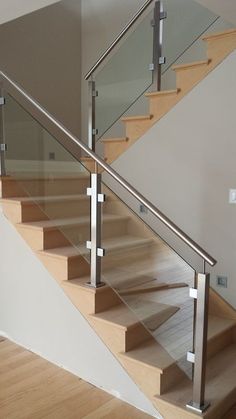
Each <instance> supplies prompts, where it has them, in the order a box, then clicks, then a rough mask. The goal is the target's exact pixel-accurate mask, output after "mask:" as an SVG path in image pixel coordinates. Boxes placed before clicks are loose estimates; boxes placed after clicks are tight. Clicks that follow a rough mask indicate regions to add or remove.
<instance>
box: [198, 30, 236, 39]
mask: <svg viewBox="0 0 236 419" xmlns="http://www.w3.org/2000/svg"><path fill="white" fill-rule="evenodd" d="M233 34H236V29H235V28H233V29H228V30H226V31H221V32H216V33H212V34H209V35H205V36H203V37H202V40H203V41H208V40H211V39H217V38H224V37H225V36H229V35H233Z"/></svg>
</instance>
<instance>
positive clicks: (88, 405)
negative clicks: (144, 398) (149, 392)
mask: <svg viewBox="0 0 236 419" xmlns="http://www.w3.org/2000/svg"><path fill="white" fill-rule="evenodd" d="M0 417H1V419H42V418H47V419H60V418H63V419H82V418H84V419H85V418H86V419H100V418H105V419H110V418H112V419H125V418H127V419H128V418H129V419H147V418H150V416H149V415H147V414H145V413H142V412H140V411H139V410H137V409H135V408H133V407H131V406H129V405H128V404H126V403H123V402H121V401H120V400H118V399H116V398H114V397H112V396H111V395H110V394H107V393H105V392H103V391H101V390H99V389H97V388H96V387H93V386H92V385H91V384H88V383H86V382H84V381H83V380H81V379H79V378H78V377H75V376H74V375H72V374H70V373H68V372H66V371H64V370H62V369H60V368H59V367H57V366H55V365H53V364H51V363H49V362H47V361H45V360H44V359H42V358H40V357H38V356H37V355H35V354H33V353H31V352H29V351H27V350H26V349H24V348H22V347H19V346H17V345H15V344H14V343H12V342H10V341H9V340H5V339H4V338H1V337H0Z"/></svg>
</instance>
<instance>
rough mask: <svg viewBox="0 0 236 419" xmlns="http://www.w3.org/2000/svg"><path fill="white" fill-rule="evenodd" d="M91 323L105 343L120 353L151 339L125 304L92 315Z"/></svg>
mask: <svg viewBox="0 0 236 419" xmlns="http://www.w3.org/2000/svg"><path fill="white" fill-rule="evenodd" d="M90 321H91V323H92V325H93V326H94V327H95V328H96V330H98V331H99V333H100V335H101V337H102V339H104V341H105V343H107V344H108V345H109V347H112V348H113V349H114V350H115V351H116V352H118V353H120V352H127V351H129V350H131V349H133V348H134V347H136V346H138V345H139V344H140V343H142V342H144V341H145V340H147V339H150V333H149V332H148V331H147V329H146V328H145V327H144V326H143V324H142V323H141V322H140V321H139V319H138V318H137V317H136V316H135V314H134V313H133V312H132V311H131V310H130V309H129V308H128V307H127V306H126V305H125V304H119V305H118V306H116V307H112V308H110V309H109V310H106V311H104V312H101V313H98V314H96V315H91V316H90Z"/></svg>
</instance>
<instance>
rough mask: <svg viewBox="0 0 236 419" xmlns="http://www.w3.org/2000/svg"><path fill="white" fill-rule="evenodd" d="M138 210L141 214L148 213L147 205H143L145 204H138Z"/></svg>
mask: <svg viewBox="0 0 236 419" xmlns="http://www.w3.org/2000/svg"><path fill="white" fill-rule="evenodd" d="M139 212H140V213H141V214H147V213H148V209H147V207H145V205H143V204H140V207H139Z"/></svg>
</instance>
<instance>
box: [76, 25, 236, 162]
mask: <svg viewBox="0 0 236 419" xmlns="http://www.w3.org/2000/svg"><path fill="white" fill-rule="evenodd" d="M202 40H203V41H204V42H205V43H206V47H207V58H206V60H205V61H197V62H192V63H186V64H180V65H174V66H173V67H172V70H173V71H174V72H175V73H176V89H175V90H167V91H161V92H150V93H146V94H145V96H146V98H147V99H148V101H149V114H148V115H139V116H137V115H135V116H129V117H124V118H122V119H121V121H122V122H123V123H124V125H125V135H124V137H123V138H108V139H102V142H103V145H104V158H105V159H106V161H107V163H109V164H111V163H112V162H113V161H115V160H116V159H117V158H118V157H119V156H120V155H122V154H123V153H124V152H125V151H126V150H127V149H128V148H129V147H131V146H132V145H133V144H134V143H135V142H136V141H137V140H138V139H139V138H140V137H142V136H143V135H144V134H145V133H146V132H147V131H148V130H149V129H150V128H151V127H152V126H153V125H154V124H156V123H157V122H158V121H159V120H160V119H161V118H162V117H163V116H164V115H166V114H167V113H168V112H169V111H170V110H171V109H172V108H173V107H174V106H175V105H176V104H177V103H178V102H179V101H180V100H181V99H182V98H183V97H184V96H185V95H186V94H187V93H188V92H189V91H191V90H192V89H193V88H194V87H195V86H196V85H197V84H198V83H199V82H200V81H201V80H203V79H204V78H205V77H206V76H207V75H208V74H209V73H210V72H211V71H212V70H214V68H216V67H217V65H218V64H220V63H221V62H222V61H223V60H224V59H225V58H226V57H227V56H228V55H229V54H230V53H231V52H232V51H234V50H235V48H236V29H229V30H227V31H224V32H219V33H215V34H210V35H206V36H204V37H203V38H202ZM83 163H84V165H85V166H86V167H88V168H89V170H93V167H94V164H93V163H92V161H91V159H89V158H88V157H86V158H84V159H83Z"/></svg>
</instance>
